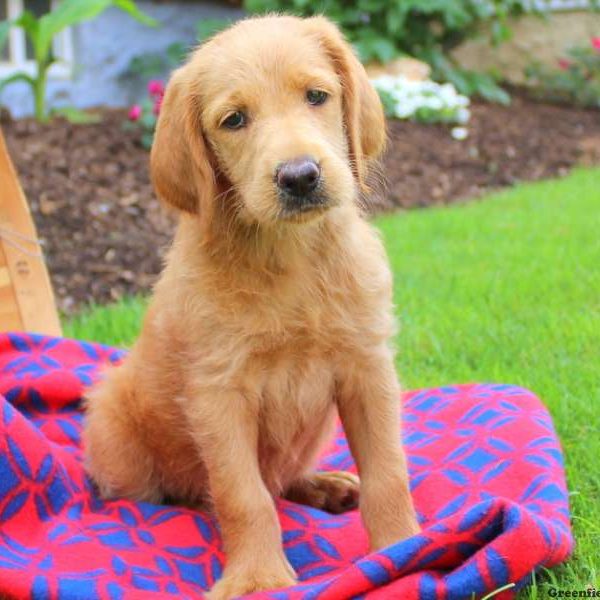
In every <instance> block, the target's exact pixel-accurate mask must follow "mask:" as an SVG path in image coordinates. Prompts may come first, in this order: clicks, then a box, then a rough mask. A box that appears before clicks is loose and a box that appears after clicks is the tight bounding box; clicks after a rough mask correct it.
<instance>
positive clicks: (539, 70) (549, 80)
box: [525, 37, 600, 108]
mask: <svg viewBox="0 0 600 600" xmlns="http://www.w3.org/2000/svg"><path fill="white" fill-rule="evenodd" d="M558 67H559V68H558V69H556V68H552V67H548V66H546V65H542V64H541V63H539V62H536V63H533V64H532V65H530V66H529V67H528V68H527V69H526V70H525V75H526V77H527V81H528V83H529V84H530V85H532V86H533V88H534V92H535V93H536V94H537V95H539V96H541V97H543V98H544V99H546V100H553V101H556V102H572V103H574V104H578V105H580V106H591V107H596V108H600V37H594V38H592V39H591V42H590V43H589V44H587V45H585V46H576V47H573V48H571V49H570V50H568V52H567V57H566V58H562V59H560V60H559V61H558Z"/></svg>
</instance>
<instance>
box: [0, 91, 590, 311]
mask: <svg viewBox="0 0 600 600" xmlns="http://www.w3.org/2000/svg"><path fill="white" fill-rule="evenodd" d="M124 120H125V112H123V111H104V112H103V121H102V123H100V124H96V125H85V126H84V125H71V124H69V123H67V122H65V121H62V120H57V121H53V122H52V123H50V124H48V125H39V124H37V123H35V122H33V121H31V120H21V121H10V120H5V121H4V122H2V129H3V131H4V134H5V136H6V138H7V143H8V147H9V150H10V152H11V155H12V158H13V160H14V162H15V165H16V168H17V170H18V172H19V175H20V178H21V182H22V184H23V187H24V190H25V193H26V195H27V197H28V199H29V204H30V207H31V211H32V214H33V217H34V220H35V222H36V225H37V228H38V233H39V236H40V238H41V239H42V240H43V244H44V251H45V254H46V259H47V263H48V268H49V270H50V275H51V278H52V282H53V285H54V290H55V293H56V295H57V298H58V302H59V306H60V308H61V310H62V311H64V312H66V313H71V312H73V311H76V310H78V309H80V308H81V307H82V306H85V305H86V304H87V303H90V302H98V303H104V302H107V301H110V300H116V299H118V298H120V297H121V296H123V295H126V294H135V293H139V292H146V291H147V290H148V289H149V287H150V286H151V284H152V282H153V280H154V278H155V276H156V274H157V273H158V272H159V270H160V267H161V257H162V255H163V252H164V248H165V246H166V245H167V244H168V242H169V240H170V237H171V234H172V229H173V222H172V219H171V217H169V216H168V215H167V213H166V212H165V211H164V210H163V209H161V207H160V206H159V203H158V201H157V200H156V198H155V196H154V194H153V192H152V189H151V186H150V183H149V179H148V153H147V152H146V151H145V150H144V149H143V148H142V147H141V146H140V145H139V144H138V136H137V135H136V134H135V133H134V132H131V131H125V130H124V129H123V126H122V125H123V121H124ZM468 129H469V136H468V138H467V139H466V140H463V141H456V140H454V139H453V138H452V137H451V135H450V133H449V128H448V127H446V126H442V125H421V124H417V123H409V122H400V121H390V123H389V130H390V144H389V148H388V152H387V154H386V157H385V160H384V171H385V175H386V177H387V179H388V182H389V185H388V192H387V194H385V195H382V194H376V195H375V197H374V198H373V200H372V208H373V209H374V210H381V209H389V208H395V207H405V208H411V207H422V206H428V205H430V204H440V203H448V202H452V201H455V200H460V199H465V198H470V197H475V196H478V195H481V194H482V193H483V192H485V191H488V190H490V189H493V188H497V187H501V186H506V185H511V184H514V183H515V182H517V181H524V180H533V179H540V178H545V177H551V176H557V175H558V176H560V175H564V174H565V173H567V172H568V170H569V169H570V168H571V167H572V166H574V165H576V164H580V163H587V164H592V163H593V164H600V113H599V112H598V111H595V112H594V111H586V110H581V109H575V108H569V107H559V106H549V105H544V104H537V103H534V102H531V101H529V100H526V99H524V98H521V97H516V98H515V99H514V100H513V103H512V105H511V106H510V107H508V108H507V107H501V106H497V105H489V104H475V105H474V106H473V116H472V118H471V121H470V123H469V125H468Z"/></svg>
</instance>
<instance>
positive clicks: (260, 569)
mask: <svg viewBox="0 0 600 600" xmlns="http://www.w3.org/2000/svg"><path fill="white" fill-rule="evenodd" d="M277 562H278V563H280V564H268V563H267V562H265V564H262V565H260V566H257V565H256V564H255V563H254V562H253V563H252V565H244V566H241V567H238V566H237V565H231V566H228V567H226V568H225V571H224V573H223V577H222V578H221V579H220V580H219V581H217V583H216V584H215V585H214V586H213V588H212V589H211V590H210V592H208V594H207V595H206V597H207V598H208V599H209V600H231V598H237V597H239V596H243V595H244V594H251V593H252V592H261V591H265V590H275V589H278V588H284V587H289V586H292V585H294V584H295V583H296V573H295V572H294V569H292V567H291V565H290V564H289V563H288V561H287V560H286V559H285V558H283V559H282V560H280V561H277Z"/></svg>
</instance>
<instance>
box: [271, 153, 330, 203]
mask: <svg viewBox="0 0 600 600" xmlns="http://www.w3.org/2000/svg"><path fill="white" fill-rule="evenodd" d="M276 178H277V186H278V187H279V189H280V190H281V191H283V192H287V193H288V194H290V195H291V196H306V195H307V194H309V193H310V192H312V191H314V190H315V188H316V187H317V185H319V179H320V178H321V169H320V168H319V165H318V164H317V163H316V162H315V160H314V159H312V158H310V157H309V156H299V157H298V158H294V159H292V160H289V161H287V162H284V163H283V164H281V165H279V167H278V169H277V173H276Z"/></svg>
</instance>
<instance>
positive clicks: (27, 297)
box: [0, 130, 62, 336]
mask: <svg viewBox="0 0 600 600" xmlns="http://www.w3.org/2000/svg"><path fill="white" fill-rule="evenodd" d="M4 331H27V332H34V333H44V334H48V335H56V336H60V335H62V331H61V327H60V320H59V318H58V312H57V310H56V304H55V302H54V295H53V293H52V287H51V285H50V279H49V277H48V271H47V270H46V265H45V263H44V257H43V255H42V252H41V247H40V244H39V241H38V238H37V234H36V231H35V226H34V224H33V220H32V219H31V214H30V212H29V206H28V205H27V200H26V198H25V195H24V194H23V190H22V189H21V186H20V184H19V180H18V177H17V173H16V171H15V168H14V166H13V164H12V161H11V160H10V156H9V155H8V150H7V148H6V144H5V142H4V137H3V136H2V131H1V130H0V332H4Z"/></svg>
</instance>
